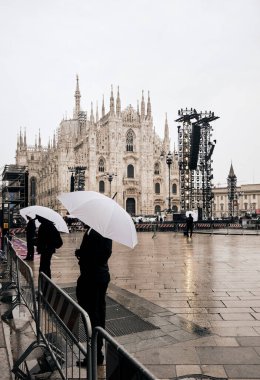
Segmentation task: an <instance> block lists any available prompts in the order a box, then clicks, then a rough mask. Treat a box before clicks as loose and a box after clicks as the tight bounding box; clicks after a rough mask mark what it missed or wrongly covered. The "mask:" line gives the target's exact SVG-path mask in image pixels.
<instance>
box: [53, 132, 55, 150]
mask: <svg viewBox="0 0 260 380" xmlns="http://www.w3.org/2000/svg"><path fill="white" fill-rule="evenodd" d="M53 148H54V149H55V148H56V134H55V132H54V133H53Z"/></svg>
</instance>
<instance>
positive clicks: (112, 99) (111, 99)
mask: <svg viewBox="0 0 260 380" xmlns="http://www.w3.org/2000/svg"><path fill="white" fill-rule="evenodd" d="M114 114H115V102H114V95H113V85H112V84H111V95H110V115H114Z"/></svg>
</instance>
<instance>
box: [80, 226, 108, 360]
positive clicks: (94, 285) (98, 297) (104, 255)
mask: <svg viewBox="0 0 260 380" xmlns="http://www.w3.org/2000/svg"><path fill="white" fill-rule="evenodd" d="M111 254H112V240H110V239H107V238H104V237H103V236H101V235H100V234H99V233H98V232H96V231H95V230H93V229H92V228H90V227H88V226H87V230H86V232H85V234H84V236H83V239H82V243H81V245H80V248H79V249H76V251H75V256H76V257H77V258H78V260H79V267H80V276H79V278H78V280H77V287H76V296H77V300H78V303H79V305H80V306H81V307H82V308H83V309H84V310H86V312H87V313H88V315H89V318H90V322H91V325H92V328H93V329H94V327H96V326H101V327H103V328H105V321H106V291H107V287H108V284H109V281H110V273H109V267H108V260H109V258H110V256H111ZM102 347H103V339H102V337H101V336H100V335H98V338H97V364H98V365H102V364H103V361H104V355H103V352H102ZM77 365H78V366H83V367H85V366H86V365H87V360H86V359H83V361H81V362H77Z"/></svg>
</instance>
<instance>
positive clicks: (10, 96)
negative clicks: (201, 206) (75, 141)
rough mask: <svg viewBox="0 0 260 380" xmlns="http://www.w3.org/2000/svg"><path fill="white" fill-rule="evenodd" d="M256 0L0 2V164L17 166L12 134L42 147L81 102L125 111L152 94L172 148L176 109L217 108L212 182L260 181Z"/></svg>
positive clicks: (259, 9)
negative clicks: (38, 139)
mask: <svg viewBox="0 0 260 380" xmlns="http://www.w3.org/2000/svg"><path fill="white" fill-rule="evenodd" d="M259 20H260V1H259V0H128V1H126V0H44V1H40V0H0V49H1V50H0V117H1V139H0V141H1V146H0V147H1V150H0V167H3V166H4V165H6V164H13V163H15V150H16V142H17V134H18V133H19V132H20V128H22V130H24V128H26V131H27V143H28V144H31V145H33V144H34V143H35V136H36V135H38V131H39V129H40V131H41V136H42V143H43V144H44V145H47V144H48V140H49V137H50V136H52V135H53V132H54V130H55V129H56V128H57V127H58V126H59V123H60V121H61V119H62V118H63V117H64V116H65V115H67V116H68V117H72V112H73V107H74V91H75V83H76V80H75V78H76V74H78V75H79V80H80V91H81V106H82V108H83V110H88V112H89V110H90V104H91V101H93V103H94V105H95V104H96V102H98V104H99V110H100V109H101V102H102V95H103V94H104V96H105V105H106V109H107V110H108V108H109V96H110V87H111V84H113V86H114V89H116V88H117V86H119V87H120V95H121V104H122V108H125V107H127V106H128V105H129V104H132V105H133V106H134V107H136V103H137V100H138V99H139V100H140V98H141V93H142V90H144V93H145V97H147V92H148V91H150V96H151V103H152V113H153V119H154V125H155V129H156V131H157V133H158V134H159V135H160V136H161V137H162V136H163V130H164V121H165V113H166V112H167V114H168V122H169V128H170V137H171V145H172V149H173V147H174V143H175V145H176V147H177V123H176V122H175V121H174V120H175V119H176V118H177V117H178V109H180V108H186V107H188V108H190V107H192V108H193V107H194V108H196V110H197V111H201V110H202V111H205V110H207V111H209V110H211V111H214V112H215V115H217V116H219V117H220V119H218V120H216V121H214V122H213V123H212V126H213V128H214V131H213V139H216V140H217V144H216V147H215V150H214V153H213V156H212V157H213V161H214V162H213V169H214V171H213V175H214V184H215V185H217V184H221V185H226V178H227V176H228V172H229V168H230V164H231V162H232V164H233V167H234V171H235V174H236V175H237V181H238V184H246V183H260V170H259V163H260V131H259V130H260V128H259V127H260V125H259V124H260V123H259V115H258V110H259V105H260V46H259V45H260V22H259Z"/></svg>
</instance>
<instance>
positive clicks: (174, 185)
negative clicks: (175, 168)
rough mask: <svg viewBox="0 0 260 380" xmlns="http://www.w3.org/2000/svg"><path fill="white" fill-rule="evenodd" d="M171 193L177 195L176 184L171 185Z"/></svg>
mask: <svg viewBox="0 0 260 380" xmlns="http://www.w3.org/2000/svg"><path fill="white" fill-rule="evenodd" d="M172 193H173V194H177V185H176V183H173V185H172Z"/></svg>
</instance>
